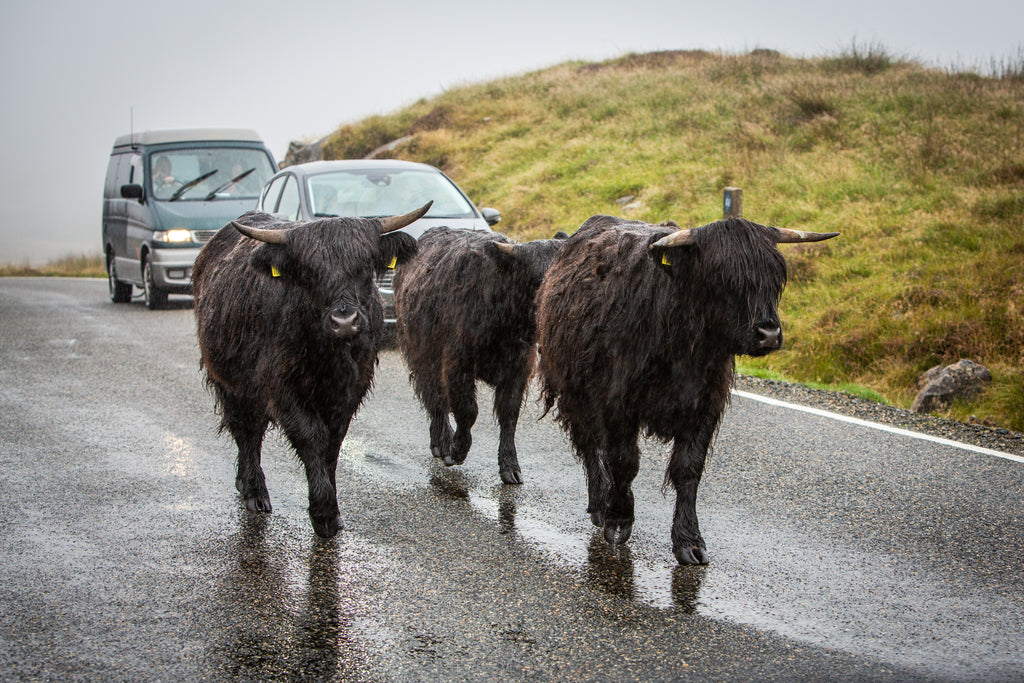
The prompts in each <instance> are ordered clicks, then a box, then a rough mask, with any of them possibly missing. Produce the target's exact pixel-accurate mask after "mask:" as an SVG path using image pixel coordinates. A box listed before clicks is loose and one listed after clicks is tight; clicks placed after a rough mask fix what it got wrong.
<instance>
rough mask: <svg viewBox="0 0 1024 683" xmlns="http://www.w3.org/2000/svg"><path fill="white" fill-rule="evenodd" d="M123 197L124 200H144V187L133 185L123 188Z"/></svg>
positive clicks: (123, 186)
mask: <svg viewBox="0 0 1024 683" xmlns="http://www.w3.org/2000/svg"><path fill="white" fill-rule="evenodd" d="M121 197H123V198H124V199H142V185H136V184H134V183H132V184H131V185H122V186H121Z"/></svg>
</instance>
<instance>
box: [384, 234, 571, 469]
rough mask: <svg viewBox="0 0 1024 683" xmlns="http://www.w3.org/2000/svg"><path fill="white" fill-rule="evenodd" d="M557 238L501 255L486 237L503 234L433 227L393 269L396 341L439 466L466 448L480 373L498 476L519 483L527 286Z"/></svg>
mask: <svg viewBox="0 0 1024 683" xmlns="http://www.w3.org/2000/svg"><path fill="white" fill-rule="evenodd" d="M565 237H567V235H565V233H560V234H559V235H556V238H555V239H550V240H536V241H533V242H528V243H526V244H517V245H515V246H513V247H512V251H513V253H512V254H506V253H503V252H502V251H500V250H499V248H498V247H497V246H496V245H497V243H498V242H502V243H505V244H510V242H509V240H508V239H506V238H505V237H504V236H502V235H499V234H497V233H485V232H479V231H474V230H451V229H449V228H434V229H433V230H428V231H427V232H426V233H424V234H423V236H422V237H421V238H420V244H419V254H418V255H417V256H416V258H414V259H412V261H410V262H409V263H408V264H406V265H404V266H402V267H401V268H400V269H399V270H398V273H397V275H396V277H395V309H396V313H397V317H398V324H397V329H396V333H397V338H398V344H399V347H400V348H401V350H402V353H403V354H404V355H405V359H406V364H407V365H408V366H409V370H410V374H411V380H412V383H413V388H414V389H415V391H416V395H417V396H418V397H419V399H420V402H421V403H422V404H423V406H424V408H425V409H426V411H427V414H428V415H429V417H430V451H431V453H432V454H433V455H434V457H437V458H441V459H442V460H443V461H444V463H445V464H446V465H449V466H451V465H455V464H459V463H462V462H463V461H464V460H465V459H466V455H467V454H468V453H469V448H470V445H471V443H472V435H471V433H470V430H471V428H472V426H473V424H474V423H475V422H476V418H477V402H476V380H478V379H480V380H483V381H484V382H487V383H488V384H490V385H491V386H493V387H494V415H495V418H496V419H497V420H498V424H499V426H500V429H501V436H500V441H499V445H498V471H499V474H500V475H501V480H502V481H503V482H505V483H506V484H520V483H522V477H521V476H520V468H519V460H518V455H517V453H516V446H515V430H516V423H517V422H518V420H519V410H520V407H521V405H522V402H523V394H524V393H525V390H526V385H527V382H528V381H529V378H530V375H531V373H532V371H533V365H534V359H535V357H536V353H535V351H534V349H535V336H536V326H535V323H534V315H533V314H534V310H533V300H534V294H535V293H536V292H537V287H538V286H539V285H540V281H541V278H542V277H543V275H544V272H545V271H546V270H547V267H548V265H550V263H551V260H552V259H553V258H554V256H555V254H556V253H557V251H558V249H559V248H560V247H561V245H562V244H564V243H565ZM449 413H451V414H452V415H453V416H454V418H455V424H456V430H455V433H454V435H453V434H452V428H451V425H450V424H449V422H448V414H449Z"/></svg>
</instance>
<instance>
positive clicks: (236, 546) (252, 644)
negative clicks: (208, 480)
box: [210, 511, 366, 680]
mask: <svg viewBox="0 0 1024 683" xmlns="http://www.w3.org/2000/svg"><path fill="white" fill-rule="evenodd" d="M240 515H241V518H240V522H239V531H238V533H237V534H235V535H233V536H232V537H230V538H229V539H227V541H226V542H225V543H224V545H223V551H224V552H225V553H226V554H227V555H229V556H230V559H229V560H228V561H227V564H228V566H229V569H228V570H227V571H226V572H224V574H223V575H222V577H221V579H220V581H219V585H218V586H217V589H216V596H215V597H216V600H217V601H218V605H217V608H218V610H217V611H218V613H219V615H220V620H221V621H223V622H224V623H222V624H220V628H218V629H216V631H215V632H216V633H219V634H223V635H222V639H221V641H220V642H217V643H213V644H211V651H210V663H211V665H212V666H213V668H214V669H216V670H218V671H219V672H220V673H222V674H226V675H228V676H230V677H231V678H237V679H244V680H324V679H328V678H337V677H341V678H347V677H349V676H351V677H357V675H356V674H357V672H358V671H359V669H360V668H362V669H363V670H365V668H366V667H365V660H364V658H363V653H361V652H360V651H359V649H358V648H357V647H356V645H355V642H354V640H353V638H352V636H351V629H352V614H353V613H354V610H353V607H354V604H353V601H352V600H353V598H352V595H353V594H358V593H357V592H356V591H354V590H350V588H351V587H349V586H347V585H346V582H347V578H346V573H345V571H344V567H343V561H342V559H341V557H340V555H339V550H338V542H339V541H337V539H330V540H326V541H325V540H321V539H315V540H309V543H311V544H312V545H310V546H309V547H307V548H305V552H302V549H298V548H295V547H290V546H289V544H288V541H287V540H286V539H285V538H284V537H285V534H282V533H280V532H281V529H280V528H275V524H276V522H275V520H274V517H273V516H271V515H255V514H249V513H246V512H244V511H242V512H240ZM271 528H273V532H272V533H271V532H270V530H271Z"/></svg>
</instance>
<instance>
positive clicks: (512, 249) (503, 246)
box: [494, 242, 516, 256]
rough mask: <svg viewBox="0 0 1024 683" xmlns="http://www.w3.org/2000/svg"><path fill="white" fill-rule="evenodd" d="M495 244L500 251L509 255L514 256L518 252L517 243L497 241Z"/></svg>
mask: <svg viewBox="0 0 1024 683" xmlns="http://www.w3.org/2000/svg"><path fill="white" fill-rule="evenodd" d="M494 246H496V247H497V248H498V251H500V252H501V253H503V254H508V255H509V256H514V255H515V253H516V245H514V244H510V243H508V242H495V243H494Z"/></svg>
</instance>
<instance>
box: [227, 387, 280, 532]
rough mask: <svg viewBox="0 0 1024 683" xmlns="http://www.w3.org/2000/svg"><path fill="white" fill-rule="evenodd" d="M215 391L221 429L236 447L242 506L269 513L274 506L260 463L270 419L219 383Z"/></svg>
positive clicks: (237, 480)
mask: <svg viewBox="0 0 1024 683" xmlns="http://www.w3.org/2000/svg"><path fill="white" fill-rule="evenodd" d="M214 391H215V392H216V394H217V398H218V402H219V403H220V408H221V429H222V430H223V429H226V430H227V431H228V432H230V433H231V436H232V437H234V439H235V444H236V445H237V446H238V463H237V470H236V474H235V488H236V489H238V492H239V493H240V494H242V499H243V500H245V507H246V509H248V510H249V511H250V512H270V511H271V510H272V509H273V508H272V506H271V505H270V492H269V491H267V480H266V477H265V476H264V475H263V468H262V467H261V466H260V454H261V451H262V449H263V435H264V433H265V432H266V431H267V424H268V423H269V419H268V418H267V416H266V414H265V413H264V412H263V411H262V409H260V408H259V407H258V406H256V405H255V404H254V403H252V402H251V401H247V400H245V399H243V398H240V397H238V396H235V395H233V394H230V393H228V392H227V391H225V390H224V389H222V388H221V387H219V386H215V387H214Z"/></svg>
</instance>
